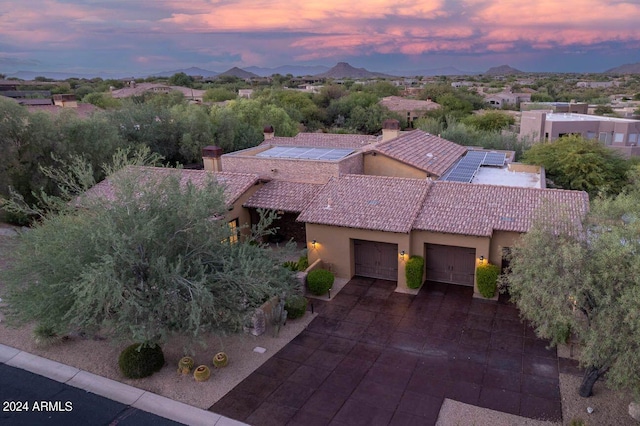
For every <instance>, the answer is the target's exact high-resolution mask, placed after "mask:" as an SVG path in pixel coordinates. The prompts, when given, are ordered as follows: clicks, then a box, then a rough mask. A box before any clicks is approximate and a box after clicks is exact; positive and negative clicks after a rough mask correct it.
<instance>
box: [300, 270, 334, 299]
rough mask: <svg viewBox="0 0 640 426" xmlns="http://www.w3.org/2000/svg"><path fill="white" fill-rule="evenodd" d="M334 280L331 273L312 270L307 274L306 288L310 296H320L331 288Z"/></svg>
mask: <svg viewBox="0 0 640 426" xmlns="http://www.w3.org/2000/svg"><path fill="white" fill-rule="evenodd" d="M334 279H335V277H334V275H333V273H332V272H331V271H328V270H326V269H314V270H313V271H311V272H309V273H308V274H307V287H308V288H309V291H310V292H311V293H312V294H315V295H316V296H322V295H323V294H326V293H327V292H328V291H329V290H330V289H331V287H333V281H334Z"/></svg>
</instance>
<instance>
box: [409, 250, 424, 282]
mask: <svg viewBox="0 0 640 426" xmlns="http://www.w3.org/2000/svg"><path fill="white" fill-rule="evenodd" d="M404 270H405V276H406V277H407V287H409V288H413V289H416V288H420V286H421V285H422V271H423V270H424V259H423V258H422V257H421V256H411V257H410V258H409V260H407V264H406V265H405V269H404Z"/></svg>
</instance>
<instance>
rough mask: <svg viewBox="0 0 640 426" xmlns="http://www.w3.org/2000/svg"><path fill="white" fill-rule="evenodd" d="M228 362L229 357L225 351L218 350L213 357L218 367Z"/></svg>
mask: <svg viewBox="0 0 640 426" xmlns="http://www.w3.org/2000/svg"><path fill="white" fill-rule="evenodd" d="M228 363H229V357H228V356H227V354H226V353H224V352H218V353H217V354H215V355H214V357H213V365H214V366H215V367H216V368H222V367H226V365H227V364H228Z"/></svg>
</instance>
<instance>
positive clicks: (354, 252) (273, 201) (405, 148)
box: [97, 122, 589, 294]
mask: <svg viewBox="0 0 640 426" xmlns="http://www.w3.org/2000/svg"><path fill="white" fill-rule="evenodd" d="M387 124H389V123H387ZM396 124H397V122H396ZM386 127H387V128H385V129H384V130H383V134H382V135H381V136H379V137H375V136H365V135H337V134H321V133H313V134H308V133H302V134H299V135H297V136H295V137H293V138H274V137H273V129H271V128H267V129H265V130H266V134H265V142H264V143H263V144H261V145H259V146H257V147H254V148H249V149H246V150H242V151H237V152H232V153H228V154H222V153H221V150H220V149H219V148H216V147H207V148H205V149H204V150H203V160H204V164H205V170H199V171H197V170H177V171H174V173H180V174H181V175H182V176H183V179H187V180H192V181H193V180H196V181H197V180H198V179H203V177H206V176H207V174H209V173H211V174H213V176H215V177H216V178H221V182H222V183H223V185H225V186H226V188H227V191H228V194H229V195H228V196H229V199H228V202H229V205H230V207H232V208H231V209H230V211H229V214H228V217H227V219H228V220H229V221H230V222H232V221H237V222H236V223H238V224H239V225H242V224H245V223H251V222H252V221H255V219H256V209H258V208H264V209H272V210H276V211H278V212H279V213H280V215H281V216H282V218H283V219H282V221H281V222H280V223H279V224H278V226H280V227H281V229H280V231H279V232H282V233H283V234H284V236H285V237H286V238H289V237H294V239H295V240H296V241H298V242H303V243H306V246H307V249H308V256H309V261H310V263H312V264H313V263H314V262H315V261H318V260H320V262H321V263H322V264H323V265H324V266H325V267H327V268H329V269H331V270H332V271H333V272H334V273H335V274H336V276H337V277H340V278H345V279H350V278H352V277H353V276H355V275H359V276H366V277H373V278H380V279H387V280H392V281H396V282H397V288H396V290H397V291H400V292H406V293H415V292H417V291H418V290H411V289H409V288H408V287H407V285H406V279H405V264H406V261H407V260H408V258H409V256H412V255H418V256H422V257H424V258H425V270H424V278H425V279H427V280H433V281H440V282H446V283H453V284H459V285H466V286H474V288H475V290H476V291H475V293H476V294H477V293H478V292H477V287H476V280H475V270H476V266H477V265H478V264H479V263H480V262H481V261H482V260H483V259H484V261H486V260H488V261H489V262H491V263H493V264H497V265H501V264H502V262H503V253H504V252H505V249H508V248H509V247H511V246H512V245H513V244H514V242H515V241H516V240H517V239H518V238H519V237H520V235H521V234H522V233H525V232H527V231H528V229H529V228H530V226H531V224H532V223H533V221H534V219H535V218H536V217H537V215H538V214H540V212H545V211H550V210H553V214H549V215H548V216H547V217H550V218H553V217H559V214H558V213H557V210H556V209H558V210H559V211H561V212H562V215H564V216H566V217H568V218H570V219H571V220H574V221H576V222H579V221H581V220H582V218H583V217H584V215H585V214H586V212H587V209H588V203H589V200H588V196H587V194H586V193H584V192H579V191H565V190H556V189H545V188H540V187H514V186H505V185H489V184H474V183H461V182H450V181H443V180H442V179H443V176H445V175H446V174H447V173H449V172H450V170H451V169H452V168H453V166H455V165H456V164H457V163H458V161H459V160H460V159H461V158H463V157H465V155H466V154H467V153H468V152H470V151H469V150H468V149H467V148H465V147H462V146H459V145H457V144H455V143H453V142H450V141H447V140H444V139H442V138H439V137H437V136H434V135H430V134H428V133H425V132H423V131H421V130H414V131H411V132H401V131H399V129H398V127H397V125H393V123H391V125H387V126H386ZM473 152H476V151H473ZM509 166H511V164H510V165H509ZM480 168H483V167H480ZM151 170H156V171H157V173H167V169H150V171H151ZM505 170H506V168H505ZM508 173H512V172H508ZM507 176H511V175H507ZM507 179H508V178H507ZM512 180H515V179H512ZM541 181H542V182H544V179H542V180H541ZM100 185H106V184H104V183H101V184H99V185H98V186H97V187H99V186H100ZM549 220H553V219H549Z"/></svg>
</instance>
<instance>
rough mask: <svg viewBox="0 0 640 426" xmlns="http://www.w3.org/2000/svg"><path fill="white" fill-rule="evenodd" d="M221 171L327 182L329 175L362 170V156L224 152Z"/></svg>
mask: <svg viewBox="0 0 640 426" xmlns="http://www.w3.org/2000/svg"><path fill="white" fill-rule="evenodd" d="M222 171H224V172H237V173H256V174H258V175H259V176H260V177H262V178H269V179H277V180H292V181H298V182H311V183H326V182H327V181H328V180H329V178H331V177H334V176H335V177H337V176H340V174H348V173H361V172H362V158H361V155H360V154H352V155H351V156H349V157H346V158H345V159H343V160H341V161H319V160H303V159H285V158H263V157H253V156H245V155H223V156H222Z"/></svg>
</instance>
